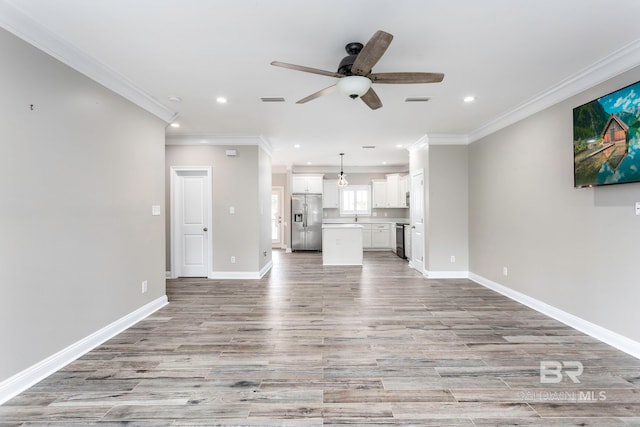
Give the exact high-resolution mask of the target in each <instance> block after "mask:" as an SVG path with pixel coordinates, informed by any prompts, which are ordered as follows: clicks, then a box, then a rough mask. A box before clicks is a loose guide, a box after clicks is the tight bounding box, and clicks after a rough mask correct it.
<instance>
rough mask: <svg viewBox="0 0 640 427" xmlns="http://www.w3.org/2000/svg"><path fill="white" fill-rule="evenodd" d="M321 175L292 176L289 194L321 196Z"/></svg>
mask: <svg viewBox="0 0 640 427" xmlns="http://www.w3.org/2000/svg"><path fill="white" fill-rule="evenodd" d="M322 177H323V175H293V176H292V178H291V181H292V182H291V193H294V194H296V193H297V194H300V193H312V194H322V190H323V188H322V187H323V179H322Z"/></svg>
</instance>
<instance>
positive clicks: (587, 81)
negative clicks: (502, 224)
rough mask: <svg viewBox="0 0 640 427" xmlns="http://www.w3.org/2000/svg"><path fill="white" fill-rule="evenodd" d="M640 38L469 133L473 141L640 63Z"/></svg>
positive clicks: (469, 138) (470, 139) (470, 141)
mask: <svg viewBox="0 0 640 427" xmlns="http://www.w3.org/2000/svg"><path fill="white" fill-rule="evenodd" d="M639 58H640V39H636V40H635V41H633V42H631V43H629V44H627V45H626V46H623V47H622V48H620V49H618V50H616V51H614V52H613V53H611V54H609V55H607V56H605V57H604V58H602V59H601V60H599V61H597V62H595V63H594V64H592V65H590V66H588V67H587V68H584V69H582V70H581V71H579V72H577V73H575V74H573V75H572V76H569V77H568V78H566V79H564V80H562V81H561V82H560V83H558V84H556V85H554V86H552V87H550V88H549V89H547V90H546V91H544V92H542V93H540V94H538V95H536V96H534V97H533V98H531V99H529V100H528V101H525V102H524V103H522V104H520V105H518V106H516V107H515V108H514V109H512V110H511V111H509V112H507V113H505V114H503V115H502V116H500V117H498V118H496V119H494V120H492V121H490V122H489V123H487V124H485V125H483V126H481V127H479V128H478V129H476V130H474V131H472V132H471V133H469V135H468V136H467V137H468V140H469V143H472V142H475V141H477V140H479V139H481V138H484V137H485V136H487V135H490V134H492V133H494V132H497V131H499V130H500V129H503V128H505V127H507V126H509V125H512V124H514V123H516V122H518V121H520V120H522V119H525V118H527V117H529V116H531V115H533V114H535V113H538V112H540V111H542V110H544V109H546V108H549V107H551V106H553V105H555V104H558V103H559V102H562V101H564V100H566V99H568V98H570V97H572V96H574V95H578V94H579V93H581V92H584V91H585V90H587V89H591V88H592V87H594V86H596V85H598V84H600V83H603V82H605V81H607V80H609V79H611V78H613V77H615V76H617V75H620V74H622V73H624V72H625V71H629V70H631V69H632V68H634V67H637V66H638V65H640V59H639Z"/></svg>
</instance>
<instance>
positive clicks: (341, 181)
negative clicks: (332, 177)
mask: <svg viewBox="0 0 640 427" xmlns="http://www.w3.org/2000/svg"><path fill="white" fill-rule="evenodd" d="M343 158H344V153H340V175H339V176H338V187H340V188H344V187H346V186H347V185H348V184H349V183H348V182H347V178H345V174H344V172H343V171H342V159H343Z"/></svg>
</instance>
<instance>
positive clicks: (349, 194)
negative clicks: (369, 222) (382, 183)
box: [340, 185, 371, 216]
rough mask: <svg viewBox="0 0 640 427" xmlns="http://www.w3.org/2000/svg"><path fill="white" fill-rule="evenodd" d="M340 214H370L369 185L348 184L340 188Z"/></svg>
mask: <svg viewBox="0 0 640 427" xmlns="http://www.w3.org/2000/svg"><path fill="white" fill-rule="evenodd" d="M340 215H341V216H351V215H364V216H368V215H371V186H369V185H349V186H348V187H346V188H343V189H342V190H340Z"/></svg>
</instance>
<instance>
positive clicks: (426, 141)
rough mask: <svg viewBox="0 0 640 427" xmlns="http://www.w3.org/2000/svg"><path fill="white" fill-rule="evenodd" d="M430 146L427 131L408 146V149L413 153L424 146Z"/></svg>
mask: <svg viewBox="0 0 640 427" xmlns="http://www.w3.org/2000/svg"><path fill="white" fill-rule="evenodd" d="M428 147H429V135H427V134H426V133H425V134H424V135H423V136H422V137H420V139H418V140H417V141H416V142H414V143H413V144H411V145H409V146H408V147H407V151H408V152H409V153H413V152H414V151H418V150H422V149H423V148H428Z"/></svg>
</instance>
